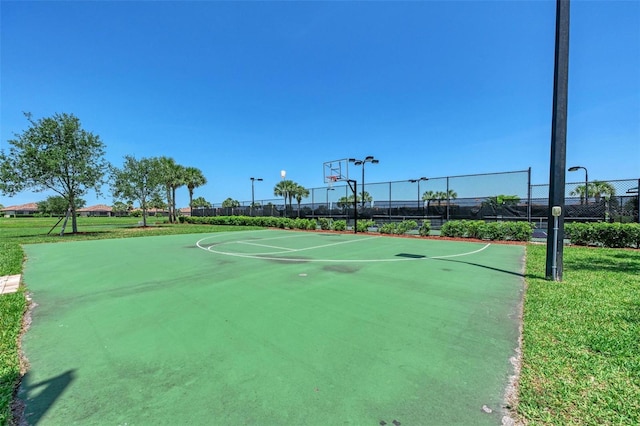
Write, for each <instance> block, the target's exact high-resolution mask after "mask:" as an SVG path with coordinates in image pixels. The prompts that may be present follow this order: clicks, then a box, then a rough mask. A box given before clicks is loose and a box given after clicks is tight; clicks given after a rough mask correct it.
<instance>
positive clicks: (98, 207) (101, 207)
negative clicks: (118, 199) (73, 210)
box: [77, 204, 113, 213]
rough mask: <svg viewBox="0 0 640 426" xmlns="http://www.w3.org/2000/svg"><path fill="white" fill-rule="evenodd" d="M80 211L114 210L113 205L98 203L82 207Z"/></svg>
mask: <svg viewBox="0 0 640 426" xmlns="http://www.w3.org/2000/svg"><path fill="white" fill-rule="evenodd" d="M77 211H78V212H79V213H83V212H110V211H113V208H112V207H111V206H107V205H106V204H96V205H95V206H89V207H84V208H82V209H78V210H77Z"/></svg>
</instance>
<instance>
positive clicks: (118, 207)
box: [111, 201, 131, 216]
mask: <svg viewBox="0 0 640 426" xmlns="http://www.w3.org/2000/svg"><path fill="white" fill-rule="evenodd" d="M111 209H112V210H113V213H114V214H115V215H116V216H124V215H125V214H126V213H128V212H129V210H131V206H130V205H129V204H127V203H123V202H122V201H116V202H114V203H113V205H112V206H111Z"/></svg>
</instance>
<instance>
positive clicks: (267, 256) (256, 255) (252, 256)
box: [196, 234, 491, 263]
mask: <svg viewBox="0 0 640 426" xmlns="http://www.w3.org/2000/svg"><path fill="white" fill-rule="evenodd" d="M305 235H308V234H301V235H295V236H291V238H293V237H297V236H305ZM312 235H315V234H312ZM211 238H215V236H210V237H205V238H202V239H200V240H198V241H197V242H196V246H197V247H198V248H201V249H203V250H206V251H208V252H210V253H216V254H222V255H225V256H234V257H242V258H246V259H261V260H276V261H280V262H335V263H350V262H351V263H358V262H360V263H372V262H373V263H375V262H406V261H416V260H430V259H446V258H450V257H461V256H469V255H472V254H476V253H480V252H481V251H484V250H486V249H487V248H489V246H491V243H488V244H486V245H484V246H483V247H481V248H479V249H478V250H473V251H470V252H465V253H457V254H450V255H443V256H425V257H420V258H391V259H296V258H287V257H270V256H273V255H276V254H283V253H287V254H292V253H296V252H300V251H306V250H315V249H317V248H324V247H331V246H336V245H340V244H347V243H353V242H360V241H366V240H370V239H372V238H382V236H381V235H380V236H371V237H365V238H359V239H357V240H349V241H340V242H337V243H330V244H323V245H320V246H315V247H307V248H303V249H287V250H285V251H281V252H271V253H253V254H242V253H232V252H224V251H219V250H213V248H214V247H219V246H221V245H224V244H231V243H237V242H240V241H227V242H224V243H222V244H218V245H214V246H209V247H203V246H202V245H201V243H202V242H203V241H205V240H207V239H211ZM280 238H287V236H283V237H274V238H265V239H264V240H270V239H280ZM245 241H246V240H245ZM256 245H257V244H256Z"/></svg>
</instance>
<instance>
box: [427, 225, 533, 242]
mask: <svg viewBox="0 0 640 426" xmlns="http://www.w3.org/2000/svg"><path fill="white" fill-rule="evenodd" d="M440 235H442V236H443V237H454V238H477V239H480V240H492V241H493V240H506V241H529V240H531V236H532V235H533V225H532V224H530V223H528V222H483V221H481V220H451V221H449V222H447V223H445V224H444V225H442V228H441V230H440Z"/></svg>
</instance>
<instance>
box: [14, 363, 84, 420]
mask: <svg viewBox="0 0 640 426" xmlns="http://www.w3.org/2000/svg"><path fill="white" fill-rule="evenodd" d="M29 376H30V374H29V372H27V373H26V374H25V375H24V376H23V377H22V384H21V385H20V391H19V394H18V397H19V398H21V399H22V402H23V410H24V411H23V413H21V414H22V416H21V417H22V420H23V421H24V422H26V424H29V425H36V424H38V423H39V422H40V420H42V418H43V417H44V415H45V414H46V413H47V411H49V409H51V407H52V406H53V405H54V404H55V402H56V400H57V399H58V398H60V396H61V395H62V394H63V393H64V391H65V390H66V389H67V387H68V386H69V385H70V384H71V382H72V381H73V380H74V379H75V370H68V371H65V372H64V373H62V374H60V375H58V376H55V377H52V378H50V379H48V380H43V381H41V382H38V383H30V380H29ZM17 414H18V413H17Z"/></svg>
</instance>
